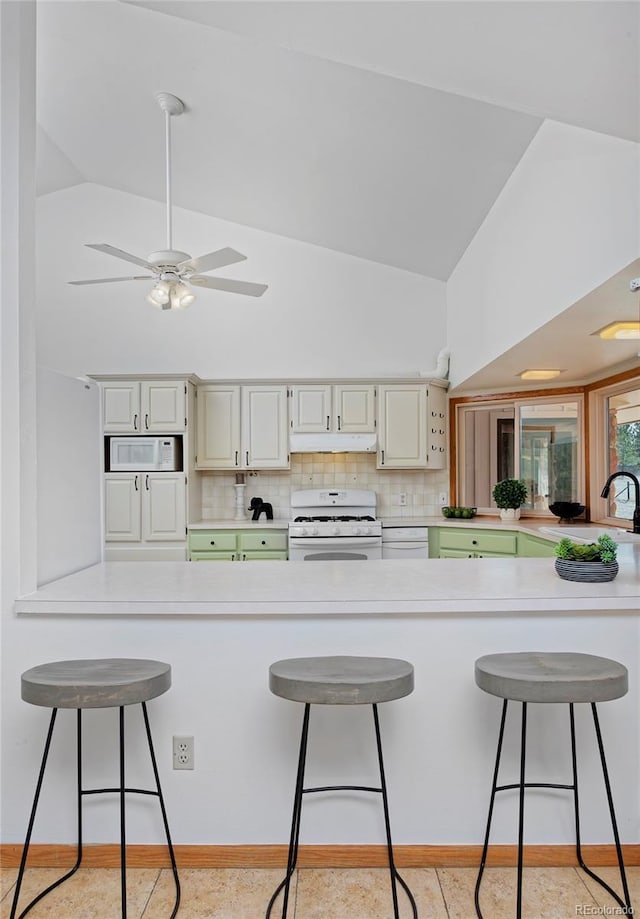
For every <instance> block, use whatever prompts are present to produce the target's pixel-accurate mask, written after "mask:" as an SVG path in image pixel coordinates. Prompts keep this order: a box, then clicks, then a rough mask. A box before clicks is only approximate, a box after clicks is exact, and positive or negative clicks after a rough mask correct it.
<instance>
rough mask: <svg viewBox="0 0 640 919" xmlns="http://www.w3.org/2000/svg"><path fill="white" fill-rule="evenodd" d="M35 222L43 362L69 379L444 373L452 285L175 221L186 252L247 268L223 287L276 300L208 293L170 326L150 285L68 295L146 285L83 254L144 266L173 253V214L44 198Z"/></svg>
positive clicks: (224, 227) (129, 202) (90, 198)
mask: <svg viewBox="0 0 640 919" xmlns="http://www.w3.org/2000/svg"><path fill="white" fill-rule="evenodd" d="M37 216H38V224H37V226H38V249H37V252H38V293H39V298H38V302H39V309H38V361H39V364H40V365H41V366H45V367H48V368H49V369H52V370H57V371H59V372H60V373H65V374H69V375H72V376H78V375H82V374H86V373H91V372H93V373H99V372H111V373H115V372H125V373H127V372H128V373H132V372H133V373H136V372H138V373H142V372H151V373H154V372H164V373H166V372H169V373H170V372H185V371H186V372H194V373H197V374H198V375H199V376H201V377H202V378H204V379H212V378H225V377H226V378H239V377H242V378H249V379H251V378H258V377H272V378H285V377H287V376H288V377H290V378H295V377H299V378H302V379H304V378H308V377H314V376H315V377H318V376H329V377H331V376H347V377H357V376H370V375H393V374H396V375H397V374H408V373H414V372H416V371H419V370H424V369H428V368H431V367H434V366H435V363H436V357H437V354H438V352H439V350H440V349H441V348H442V347H443V345H444V344H445V325H446V318H445V286H444V284H443V283H442V282H440V281H435V280H432V279H429V278H424V277H422V276H420V275H416V274H412V273H410V272H406V271H400V270H398V269H395V268H389V267H386V266H383V265H378V264H376V263H374V262H368V261H365V260H364V259H358V258H353V257H352V256H347V255H343V254H341V253H338V252H333V251H331V250H328V249H323V248H320V247H318V246H312V245H308V244H305V243H300V242H295V241H293V240H289V239H285V238H284V237H279V236H274V235H272V234H269V233H263V232H261V231H259V230H253V229H249V228H246V227H242V226H239V225H237V224H232V223H228V222H225V221H222V220H215V219H212V218H210V217H206V216H203V215H202V214H196V213H192V212H187V211H182V210H179V209H176V211H175V214H174V245H175V246H176V247H177V248H180V249H183V250H185V251H187V252H189V253H190V254H191V255H196V256H197V255H202V254H204V253H205V252H210V251H212V250H215V249H219V248H222V247H223V246H232V247H233V248H235V249H238V250H239V251H240V252H243V253H244V254H245V255H247V256H248V258H247V261H245V262H243V263H240V264H236V265H232V266H230V267H229V268H228V269H220V270H219V271H217V272H216V274H217V275H219V276H223V277H226V276H228V277H232V278H240V279H243V280H251V281H258V282H262V283H267V284H268V285H269V290H268V291H267V292H266V293H265V294H264V296H263V297H261V298H252V297H243V296H239V295H233V294H226V293H223V292H218V291H205V290H199V291H197V292H196V293H197V300H196V302H195V303H194V304H193V305H192V307H191V308H190V309H189V310H188V311H187V312H186V313H176V314H171V313H169V312H166V313H163V312H160V311H158V310H156V309H154V308H153V307H152V306H150V305H149V304H148V303H147V302H146V300H145V295H146V293H147V292H148V290H149V289H150V286H151V285H149V284H147V283H146V282H134V281H132V282H129V283H122V284H104V285H96V286H89V287H70V286H69V285H68V284H67V283H66V282H67V281H69V280H77V279H84V278H104V277H123V276H128V275H131V274H134V275H135V274H144V270H141V269H138V268H137V266H135V265H132V264H130V263H129V262H126V261H121V260H119V259H115V258H112V257H110V256H107V255H104V254H102V253H99V252H95V251H92V250H90V249H87V248H85V247H84V246H83V243H100V242H108V243H110V244H111V245H114V246H117V247H118V248H122V249H125V250H127V251H129V252H133V253H134V254H136V255H140V256H142V257H146V256H147V255H148V254H149V253H150V252H151V251H154V250H157V249H163V248H165V240H164V233H165V215H164V205H162V204H160V203H158V202H154V201H149V200H147V199H144V198H139V197H136V196H134V195H129V194H125V193H123V192H118V191H114V190H112V189H108V188H104V187H102V186H97V185H80V186H75V187H73V188H69V189H64V190H63V191H60V192H56V193H54V194H50V195H45V196H44V197H42V198H40V199H39V201H38V209H37Z"/></svg>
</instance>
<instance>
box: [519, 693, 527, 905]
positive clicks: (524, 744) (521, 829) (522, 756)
mask: <svg viewBox="0 0 640 919" xmlns="http://www.w3.org/2000/svg"><path fill="white" fill-rule="evenodd" d="M526 752H527V703H526V702H523V703H522V728H521V736H520V801H519V805H518V878H517V891H516V919H522V859H523V854H524V790H525V783H524V778H525V761H526Z"/></svg>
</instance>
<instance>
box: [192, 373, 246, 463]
mask: <svg viewBox="0 0 640 919" xmlns="http://www.w3.org/2000/svg"><path fill="white" fill-rule="evenodd" d="M197 392H198V395H197V403H198V409H197V419H198V420H197V429H196V431H197V433H196V468H197V469H236V468H238V467H239V466H240V387H239V386H232V385H230V386H222V385H221V386H213V385H212V386H198V390H197Z"/></svg>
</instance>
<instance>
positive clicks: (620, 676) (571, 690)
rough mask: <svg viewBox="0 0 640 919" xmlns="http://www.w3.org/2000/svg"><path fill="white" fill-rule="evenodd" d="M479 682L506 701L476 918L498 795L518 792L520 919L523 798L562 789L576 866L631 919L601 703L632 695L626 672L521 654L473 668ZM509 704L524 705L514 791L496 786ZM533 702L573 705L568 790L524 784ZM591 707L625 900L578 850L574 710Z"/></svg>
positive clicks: (591, 661) (554, 655) (589, 658)
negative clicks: (571, 820) (570, 808)
mask: <svg viewBox="0 0 640 919" xmlns="http://www.w3.org/2000/svg"><path fill="white" fill-rule="evenodd" d="M475 679H476V683H477V685H478V686H479V687H480V689H482V690H484V692H488V693H491V695H494V696H499V697H500V698H502V699H504V702H503V705H502V719H501V722H500V731H499V734H498V750H497V754H496V762H495V768H494V772H493V783H492V787H491V796H490V799H489V816H488V818H487V828H486V833H485V837H484V846H483V849H482V857H481V861H480V870H479V872H478V879H477V882H476V888H475V905H476V913H477V914H478V916H479V917H480V919H482V912H481V910H480V885H481V883H482V875H483V872H484V869H485V864H486V860H487V850H488V847H489V833H490V831H491V819H492V816H493V805H494V801H495V796H496V792H498V791H506V790H508V789H514V788H517V789H519V793H520V797H519V812H518V866H517V893H516V917H517V919H521V916H522V855H523V840H524V798H525V788H564V789H567V790H569V791H572V792H573V803H574V812H575V825H576V855H577V859H578V864H579V865H580V867H581V868H582V869H583V870H584V871H586V873H587V874H588V875H589V876H590V877H592V878H593V879H594V880H595V881H597V882H598V884H600V885H601V886H602V887H604V889H605V890H607V891H608V892H609V893H610V894H611V896H612V897H613V898H614V899H615V900H616V902H617V903H618V904H619V905H620V906H621V907H622V908H623V910H624V914H625V915H632V912H631V900H630V898H629V887H628V885H627V877H626V874H625V869H624V861H623V858H622V848H621V846H620V838H619V836H618V826H617V823H616V816H615V811H614V807H613V797H612V794H611V785H610V782H609V773H608V771H607V764H606V760H605V755H604V745H603V742H602V734H601V732H600V723H599V721H598V712H597V709H596V703H597V702H607V701H609V700H611V699H619V698H620V697H621V696H624V695H625V694H626V692H627V689H628V674H627V668H626V667H624V666H623V665H622V664H619V663H618V662H617V661H613V660H609V659H608V658H606V657H595V656H594V655H592V654H574V653H568V652H539V651H522V652H517V653H513V654H488V655H486V656H485V657H480V658H478V660H477V661H476V663H475ZM510 701H517V702H521V703H522V723H521V740H520V780H519V781H518V782H515V783H513V784H510V785H498V772H499V769H500V756H501V752H502V741H503V737H504V728H505V722H506V717H507V707H508V704H509V702H510ZM529 702H556V703H567V704H568V705H569V729H570V734H571V762H572V770H573V782H572V784H570V785H562V784H552V783H550V782H526V781H525V755H526V739H527V705H528V703H529ZM580 702H588V703H590V704H591V712H592V714H593V723H594V727H595V732H596V738H597V742H598V750H599V752H600V761H601V764H602V774H603V778H604V785H605V789H606V794H607V801H608V804H609V814H610V817H611V826H612V828H613V838H614V840H615V846H616V853H617V857H618V867H619V869H620V878H621V881H622V889H623V896H624V900H623V899H622V898H621V897H620V896H619V894H617V893H616V892H615V891H614V890H612V888H611V887H609V885H608V884H607V883H606V882H605V881H604V880H603V879H602V878H601V877H598V875H597V874H595V873H594V872H593V871H592V870H591V869H590V868H588V867H587V866H586V865H585V863H584V860H583V858H582V851H581V844H580V810H579V801H578V769H577V757H576V733H575V720H574V708H573V707H574V704H576V703H580Z"/></svg>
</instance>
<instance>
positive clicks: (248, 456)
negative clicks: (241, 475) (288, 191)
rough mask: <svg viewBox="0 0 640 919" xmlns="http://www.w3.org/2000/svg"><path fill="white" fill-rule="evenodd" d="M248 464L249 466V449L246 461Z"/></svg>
mask: <svg viewBox="0 0 640 919" xmlns="http://www.w3.org/2000/svg"><path fill="white" fill-rule="evenodd" d="M246 465H247V466H248V465H249V451H248V450H247V462H246Z"/></svg>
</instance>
